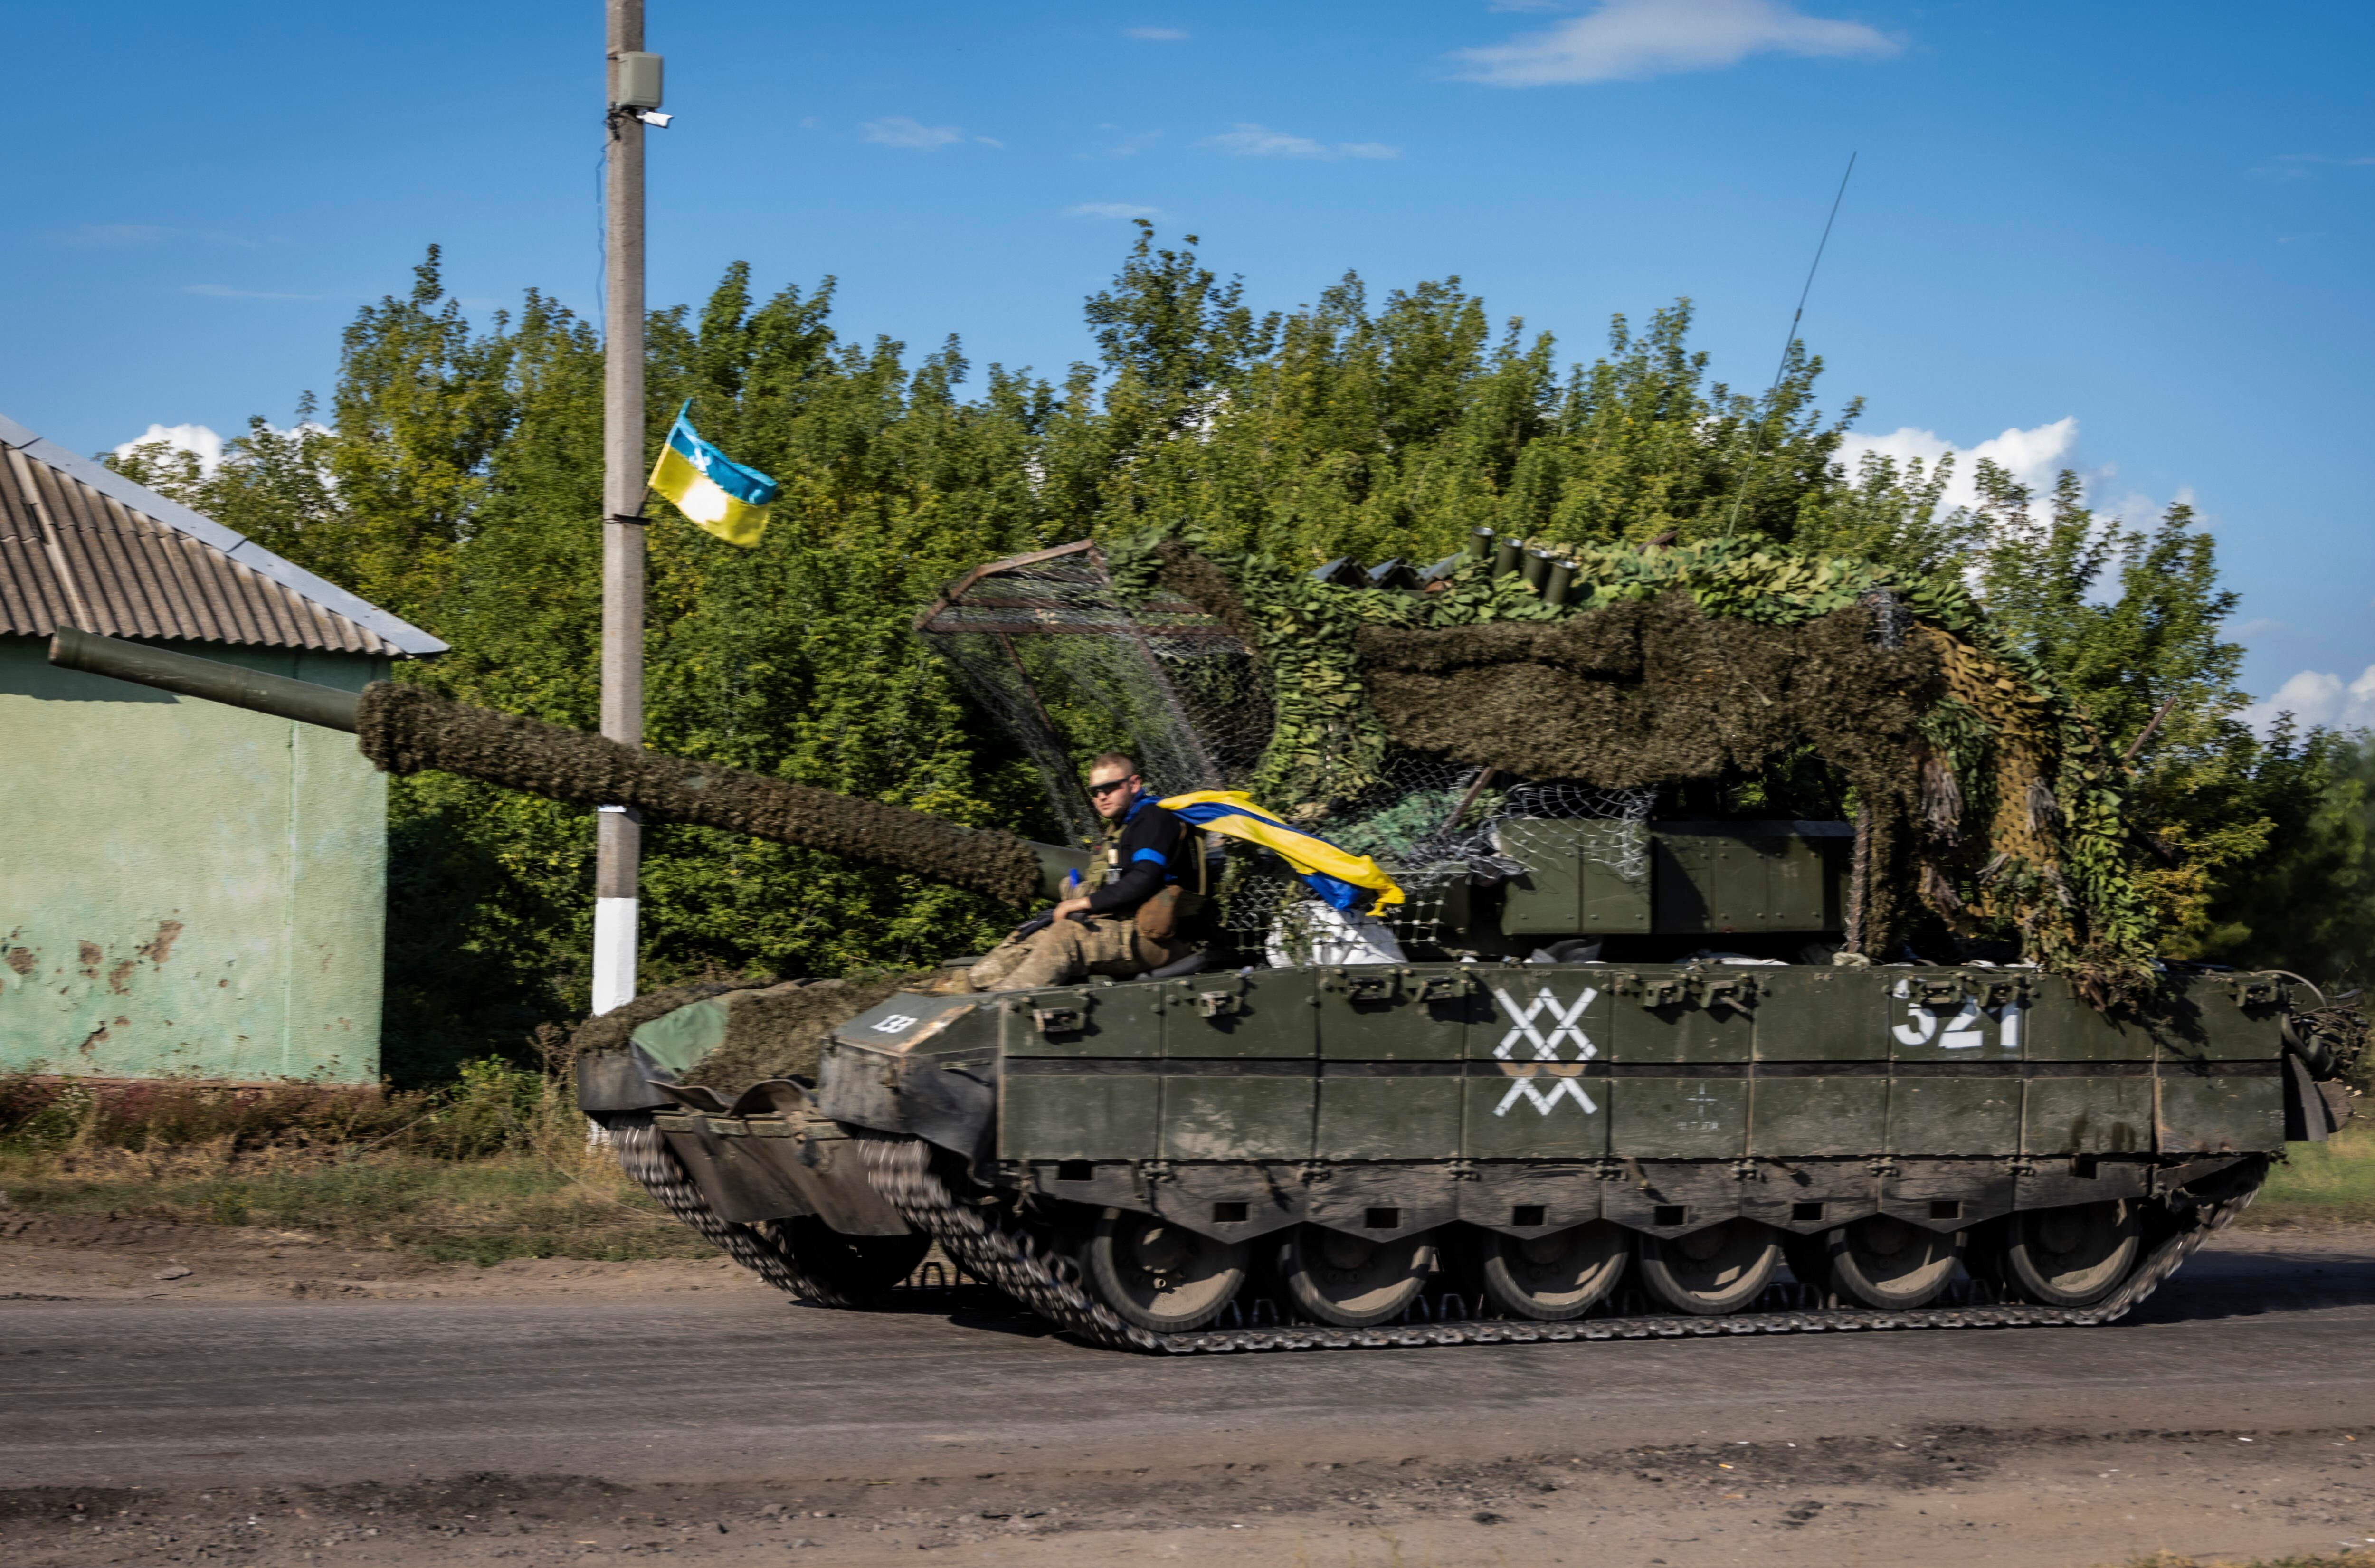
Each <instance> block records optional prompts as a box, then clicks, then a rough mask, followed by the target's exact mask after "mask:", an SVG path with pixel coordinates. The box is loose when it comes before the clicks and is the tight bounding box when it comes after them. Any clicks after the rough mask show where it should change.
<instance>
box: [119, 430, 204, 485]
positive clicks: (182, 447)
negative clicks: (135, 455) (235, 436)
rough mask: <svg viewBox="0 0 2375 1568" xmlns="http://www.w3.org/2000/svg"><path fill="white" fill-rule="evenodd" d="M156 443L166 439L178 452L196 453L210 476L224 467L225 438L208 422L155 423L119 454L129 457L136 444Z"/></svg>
mask: <svg viewBox="0 0 2375 1568" xmlns="http://www.w3.org/2000/svg"><path fill="white" fill-rule="evenodd" d="M151 442H164V443H165V444H166V445H167V446H169V447H171V449H172V450H174V451H175V452H194V453H196V454H197V456H198V472H199V473H201V474H204V475H206V476H207V477H213V475H214V471H215V470H216V469H218V468H219V467H221V466H222V454H223V438H222V437H220V436H219V435H217V434H216V433H215V432H214V430H213V428H212V427H211V426H207V425H151V426H149V427H148V430H146V431H145V432H143V433H142V434H139V435H136V436H134V437H133V438H132V439H131V440H130V441H127V442H124V444H123V445H121V446H119V447H117V448H116V449H115V455H117V456H118V457H126V456H129V455H131V453H132V449H133V448H134V447H136V446H147V445H148V444H149V443H151Z"/></svg>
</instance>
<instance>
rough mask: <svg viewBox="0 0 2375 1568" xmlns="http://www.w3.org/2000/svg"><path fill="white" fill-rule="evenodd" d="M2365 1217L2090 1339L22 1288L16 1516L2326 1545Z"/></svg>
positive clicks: (811, 1533) (1387, 1538)
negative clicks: (1210, 1338) (1418, 1344)
mask: <svg viewBox="0 0 2375 1568" xmlns="http://www.w3.org/2000/svg"><path fill="white" fill-rule="evenodd" d="M0 1369H5V1376H0V1488H5V1489H9V1490H7V1491H5V1492H0V1532H5V1533H6V1534H8V1535H11V1536H13V1537H15V1538H16V1539H19V1540H20V1541H21V1542H22V1543H23V1545H24V1548H25V1551H24V1553H23V1554H22V1555H18V1553H15V1552H12V1553H11V1555H12V1556H17V1557H18V1561H21V1562H54V1563H58V1564H68V1563H77V1564H78V1563H83V1562H165V1561H185V1560H186V1561H195V1560H198V1559H200V1558H207V1559H208V1560H218V1559H225V1558H228V1559H230V1560H245V1561H254V1562H283V1561H290V1562H293V1561H312V1560H316V1559H318V1560H320V1561H331V1562H342V1561H355V1562H415V1561H418V1562H429V1561H431V1560H432V1559H433V1560H435V1561H438V1562H478V1561H480V1560H481V1555H482V1554H483V1556H484V1557H485V1558H486V1559H487V1560H491V1559H492V1557H494V1556H503V1557H506V1558H509V1557H514V1556H519V1555H523V1554H526V1555H531V1556H536V1557H539V1558H540V1557H545V1556H550V1555H559V1556H564V1557H581V1556H601V1555H608V1554H615V1553H617V1552H620V1551H626V1552H629V1553H631V1554H632V1553H647V1552H659V1551H663V1550H665V1551H667V1552H668V1553H670V1554H675V1555H679V1556H683V1555H691V1556H698V1557H702V1558H703V1560H704V1561H708V1560H715V1561H718V1562H742V1561H749V1562H786V1561H801V1560H806V1561H816V1562H835V1563H843V1562H872V1561H877V1560H880V1561H884V1562H890V1561H914V1560H915V1558H914V1555H913V1554H914V1552H915V1551H916V1550H917V1549H918V1548H922V1549H924V1550H946V1551H948V1552H950V1554H951V1555H950V1556H949V1557H947V1558H943V1559H938V1560H939V1561H957V1562H984V1563H991V1562H999V1563H1002V1562H1018V1563H1020V1562H1033V1563H1049V1564H1063V1563H1073V1562H1078V1563H1082V1564H1086V1563H1093V1562H1111V1561H1116V1560H1117V1559H1119V1558H1122V1557H1128V1558H1130V1559H1132V1560H1137V1559H1140V1558H1144V1559H1145V1560H1148V1561H1187V1562H1193V1561H1199V1560H1215V1561H1217V1560H1220V1559H1222V1558H1225V1559H1226V1560H1227V1561H1229V1562H1232V1563H1233V1564H1240V1565H1244V1568H1254V1565H1256V1564H1260V1563H1267V1562H1279V1563H1282V1564H1285V1563H1310V1564H1318V1563H1323V1562H1325V1563H1334V1562H1342V1563H1345V1564H1348V1565H1359V1564H1365V1563H1369V1562H1377V1563H1388V1562H1400V1563H1406V1564H1413V1565H1414V1564H1418V1563H1422V1562H1443V1563H1464V1562H1586V1561H1593V1562H1599V1561H1611V1562H1625V1561H1630V1562H1643V1563H1648V1562H1667V1563H1670V1564H1672V1565H1674V1568H1682V1565H1684V1564H1689V1563H1695V1562H1759V1563H1781V1562H1795V1561H1799V1560H1801V1559H1802V1560H1804V1561H1807V1562H1838V1561H1840V1560H1841V1556H1840V1553H1841V1551H1842V1550H1845V1549H1846V1548H1847V1546H1848V1544H1849V1542H1850V1541H1852V1542H1853V1543H1854V1547H1853V1550H1852V1551H1850V1552H1849V1557H1850V1559H1851V1560H1855V1561H1863V1562H1891V1561H1900V1560H1901V1561H1907V1562H1911V1561H1914V1560H1916V1559H1919V1558H1923V1557H1925V1556H1926V1557H1927V1558H1928V1559H1929V1560H1930V1561H1935V1560H1936V1552H1937V1551H1938V1550H1940V1548H1941V1547H1942V1545H1943V1544H1944V1543H1943V1542H1941V1541H1940V1540H1939V1539H1937V1537H1938V1535H1939V1533H1940V1532H1942V1531H1944V1532H1950V1533H1952V1535H1953V1539H1954V1541H1955V1543H1956V1556H1957V1559H1958V1560H1962V1561H1969V1562H2005V1563H2015V1562H2017V1563H2029V1562H2038V1563H2044V1562H2052V1563H2072V1564H2077V1563H2085V1562H2099V1561H2106V1560H2111V1559H2116V1558H2120V1557H2123V1556H2125V1555H2129V1554H2131V1551H2132V1550H2133V1551H2149V1550H2158V1549H2162V1548H2168V1549H2171V1550H2180V1551H2192V1550H2248V1551H2253V1552H2260V1551H2265V1552H2270V1553H2273V1552H2276V1551H2280V1550H2312V1549H2322V1550H2334V1549H2335V1546H2336V1544H2337V1543H2338V1542H2341V1541H2345V1540H2353V1541H2357V1540H2368V1539H2375V1472H2370V1471H2369V1469H2368V1468H2366V1466H2367V1462H2366V1460H2364V1459H2363V1458H2361V1457H2360V1453H2361V1450H2362V1448H2363V1449H2370V1450H2375V1237H2367V1236H2360V1235H2355V1234H2344V1235H2339V1236H2326V1237H2314V1236H2303V1235H2298V1234H2287V1233H2275V1234H2262V1235H2244V1236H2236V1237H2233V1238H2232V1239H2228V1238H2222V1239H2221V1241H2220V1242H2219V1244H2217V1245H2216V1247H2215V1249H2214V1250H2210V1251H2206V1252H2205V1253H2204V1254H2203V1255H2202V1256H2198V1257H2197V1258H2196V1259H2195V1260H2194V1262H2193V1263H2192V1265H2191V1266H2190V1267H2188V1269H2187V1270H2186V1271H2185V1272H2184V1273H2183V1274H2181V1275H2180V1277H2179V1279H2177V1280H2176V1281H2174V1282H2173V1283H2172V1284H2171V1285H2170V1286H2169V1287H2168V1288H2165V1289H2164V1291H2162V1292H2161V1293H2160V1294H2159V1295H2158V1296H2157V1297H2156V1298H2155V1299H2154V1300H2153V1301H2152V1302H2151V1303H2147V1306H2146V1308H2145V1310H2144V1311H2143V1312H2142V1313H2141V1314H2140V1315H2138V1317H2137V1318H2136V1319H2134V1320H2133V1321H2132V1322H2130V1323H2128V1324H2124V1325H2121V1326H2116V1327H2111V1328H2099V1329H2028V1330H2009V1331H2001V1330H2000V1331H1991V1332H1965V1333H1960V1334H1951V1333H1895V1334H1861V1335H1840V1336H1835V1337H1834V1336H1802V1337H1794V1338H1746V1339H1739V1340H1721V1339H1719V1340H1696V1341H1680V1342H1651V1343H1630V1342H1615V1343H1601V1344H1575V1345H1539V1346H1492V1347H1484V1346H1478V1347H1460V1348H1453V1349H1443V1350H1373V1351H1365V1352H1306V1353H1302V1354H1273V1355H1264V1356H1232V1357H1219V1358H1212V1359H1209V1360H1176V1361H1174V1360H1159V1359H1153V1358H1142V1357H1132V1356H1126V1355H1120V1354H1117V1353H1114V1352H1110V1351H1100V1350H1085V1349H1082V1348H1080V1347H1077V1346H1074V1345H1071V1344H1069V1343H1066V1342H1064V1341H1062V1340H1058V1339H1055V1338H1049V1337H1047V1336H1046V1335H1044V1334H1043V1333H1040V1332H1038V1331H1037V1330H1036V1329H1035V1328H1034V1326H1032V1325H1031V1324H1030V1323H1029V1322H1027V1321H1025V1320H1016V1319H1012V1318H1009V1317H1005V1316H999V1315H984V1316H980V1317H976V1318H972V1319H966V1318H963V1317H960V1318H958V1319H955V1320H951V1318H950V1317H948V1316H946V1315H936V1314H928V1313H920V1312H913V1313H889V1314H878V1315H852V1314H837V1313H830V1312H823V1311H815V1310H809V1309H804V1308H800V1307H798V1306H794V1305H790V1304H787V1303H784V1302H782V1301H781V1299H780V1298H776V1297H774V1296H773V1295H771V1294H769V1293H767V1292H765V1291H762V1290H756V1289H753V1290H748V1291H740V1290H734V1291H706V1292H702V1293H698V1294H679V1295H674V1296H657V1295H640V1296H639V1295H610V1296H602V1297H586V1298H582V1299H581V1298H574V1297H568V1296H554V1297H547V1298H543V1299H538V1300H533V1301H497V1302H485V1301H468V1300H463V1301H452V1300H422V1301H372V1300H364V1301H345V1300H333V1301H327V1302H318V1301H312V1300H300V1301H222V1300H188V1301H176V1300H170V1299H168V1300H160V1301H37V1300H16V1301H6V1302H0ZM2361 1423H2366V1425H2367V1427H2368V1430H2367V1431H2365V1432H2361V1431H2360V1430H2359V1428H2360V1425H2361ZM1726 1455H1729V1456H1730V1457H1729V1458H1727V1457H1726ZM2121 1461H2124V1462H2121ZM2153 1478H2156V1479H2153ZM2239 1478H2240V1480H2239ZM2230 1483H2237V1484H2230ZM2097 1491H2099V1492H2100V1493H2101V1495H2100V1496H2099V1497H2098V1496H2097V1495H2095V1494H2096V1493H2097ZM2065 1494H2066V1495H2065ZM1793 1511H1794V1512H1793ZM175 1521H179V1523H178V1524H177V1523H175ZM366 1531H368V1532H370V1533H368V1534H366V1533H365V1532H366ZM1685 1538H1688V1539H1685ZM201 1549H203V1550H201ZM1669 1549H1671V1550H1669ZM1610 1551H1615V1552H1616V1553H1617V1555H1615V1556H1613V1557H1610V1556H1607V1555H1606V1553H1608V1552H1610ZM416 1553H417V1554H418V1555H417V1556H416V1555H415V1554H416ZM902 1553H904V1554H905V1555H904V1556H903V1555H901V1554H902ZM787 1554H788V1555H787Z"/></svg>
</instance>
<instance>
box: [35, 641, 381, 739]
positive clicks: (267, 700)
mask: <svg viewBox="0 0 2375 1568" xmlns="http://www.w3.org/2000/svg"><path fill="white" fill-rule="evenodd" d="M50 663H52V664H53V665H55V666H58V667H59V668H60V669H77V670H82V671H84V672H86V673H88V674H90V675H105V676H112V677H114V678H116V679H118V680H128V681H131V682H132V683H133V684H135V685H136V686H153V687H155V688H156V689H157V690H160V691H171V692H173V693H175V694H176V695H179V696H183V697H203V698H205V699H206V700H207V701H210V702H227V703H229V704H230V706H232V707H234V708H252V709H254V711H255V712H257V713H270V714H272V715H273V716H274V717H276V718H283V719H295V720H297V721H298V722H299V723H300V724H309V725H321V726H322V727H323V728H324V729H342V730H345V731H346V732H347V733H348V734H349V735H352V734H353V733H354V732H355V710H356V709H357V708H358V707H359V706H360V704H361V702H362V697H361V694H360V693H359V692H354V691H341V690H338V689H337V687H335V686H323V685H321V684H319V683H318V682H315V681H311V680H291V679H289V678H288V677H287V676H285V675H266V673H265V672H264V671H262V670H256V669H242V667H240V666H238V665H227V664H225V663H223V662H222V661H221V660H220V659H201V658H198V657H195V655H193V654H176V653H171V652H169V651H167V650H166V649H163V648H151V647H148V646H147V645H146V644H143V643H125V642H123V641H120V640H119V639H117V638H113V637H102V636H100V634H99V633H97V632H95V631H76V630H75V629H74V628H72V627H70V626H61V627H59V628H58V629H57V631H55V632H53V633H52V634H51V637H50Z"/></svg>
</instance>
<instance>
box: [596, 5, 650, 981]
mask: <svg viewBox="0 0 2375 1568" xmlns="http://www.w3.org/2000/svg"><path fill="white" fill-rule="evenodd" d="M606 5H607V10H608V13H609V27H608V34H609V36H608V39H607V45H608V53H607V60H606V65H605V70H604V81H605V88H604V98H605V100H606V105H607V107H608V110H609V112H608V124H607V126H606V128H605V134H606V135H607V136H609V148H610V156H609V168H608V177H607V180H606V183H605V187H604V204H603V206H604V220H603V268H602V271H603V282H604V287H605V290H606V300H607V306H606V309H605V311H604V312H603V322H602V341H603V348H604V354H603V372H602V516H603V525H602V733H603V734H604V735H606V736H608V737H609V738H611V739H612V740H617V741H623V742H624V743H626V744H627V745H629V746H641V745H642V744H643V743H644V520H643V517H642V512H643V502H644V124H643V122H642V121H640V120H638V119H636V118H635V117H634V116H633V115H632V114H622V113H620V112H618V110H617V108H616V103H617V99H618V94H617V92H616V90H615V88H612V87H611V86H609V83H610V81H611V78H612V77H615V75H616V72H617V68H618V67H617V64H616V63H617V61H618V58H619V56H620V55H621V54H625V53H637V52H640V51H641V50H642V49H643V47H644V0H606ZM596 821H597V824H598V825H597V829H596V832H595V871H594V1011H596V1012H597V1013H606V1012H609V1010H610V1009H611V1008H616V1007H619V1006H621V1005H622V1004H624V1003H626V1002H629V1001H632V1000H633V999H634V995H635V956H636V937H637V931H636V927H637V924H638V921H637V911H638V902H637V894H636V878H637V872H638V870H639V868H640V866H641V863H642V859H643V847H644V843H643V840H644V828H643V821H642V819H640V818H639V817H638V816H637V815H636V814H635V813H634V812H633V811H632V810H631V809H629V808H626V807H623V806H605V807H603V808H601V809H600V811H599V813H598V814H597V818H596Z"/></svg>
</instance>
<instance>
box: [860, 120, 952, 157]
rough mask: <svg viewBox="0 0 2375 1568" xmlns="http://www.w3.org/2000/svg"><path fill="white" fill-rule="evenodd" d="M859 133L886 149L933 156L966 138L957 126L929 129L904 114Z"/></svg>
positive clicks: (868, 125) (870, 122)
mask: <svg viewBox="0 0 2375 1568" xmlns="http://www.w3.org/2000/svg"><path fill="white" fill-rule="evenodd" d="M857 129H858V132H859V134H860V135H862V136H865V137H866V139H867V140H868V141H869V142H876V143H879V144H880V145H881V146H883V147H913V148H914V149H915V150H916V151H917V152H931V151H933V150H935V149H936V148H939V147H947V146H948V145H949V144H950V143H951V142H961V141H963V140H964V139H965V134H964V133H963V131H960V130H958V129H957V128H956V127H955V126H954V125H927V124H922V123H921V122H919V121H916V120H911V119H909V118H908V117H907V116H906V115H904V114H892V115H887V116H885V117H884V118H882V119H880V120H868V122H866V124H863V125H860V126H859V127H858V128H857Z"/></svg>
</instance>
